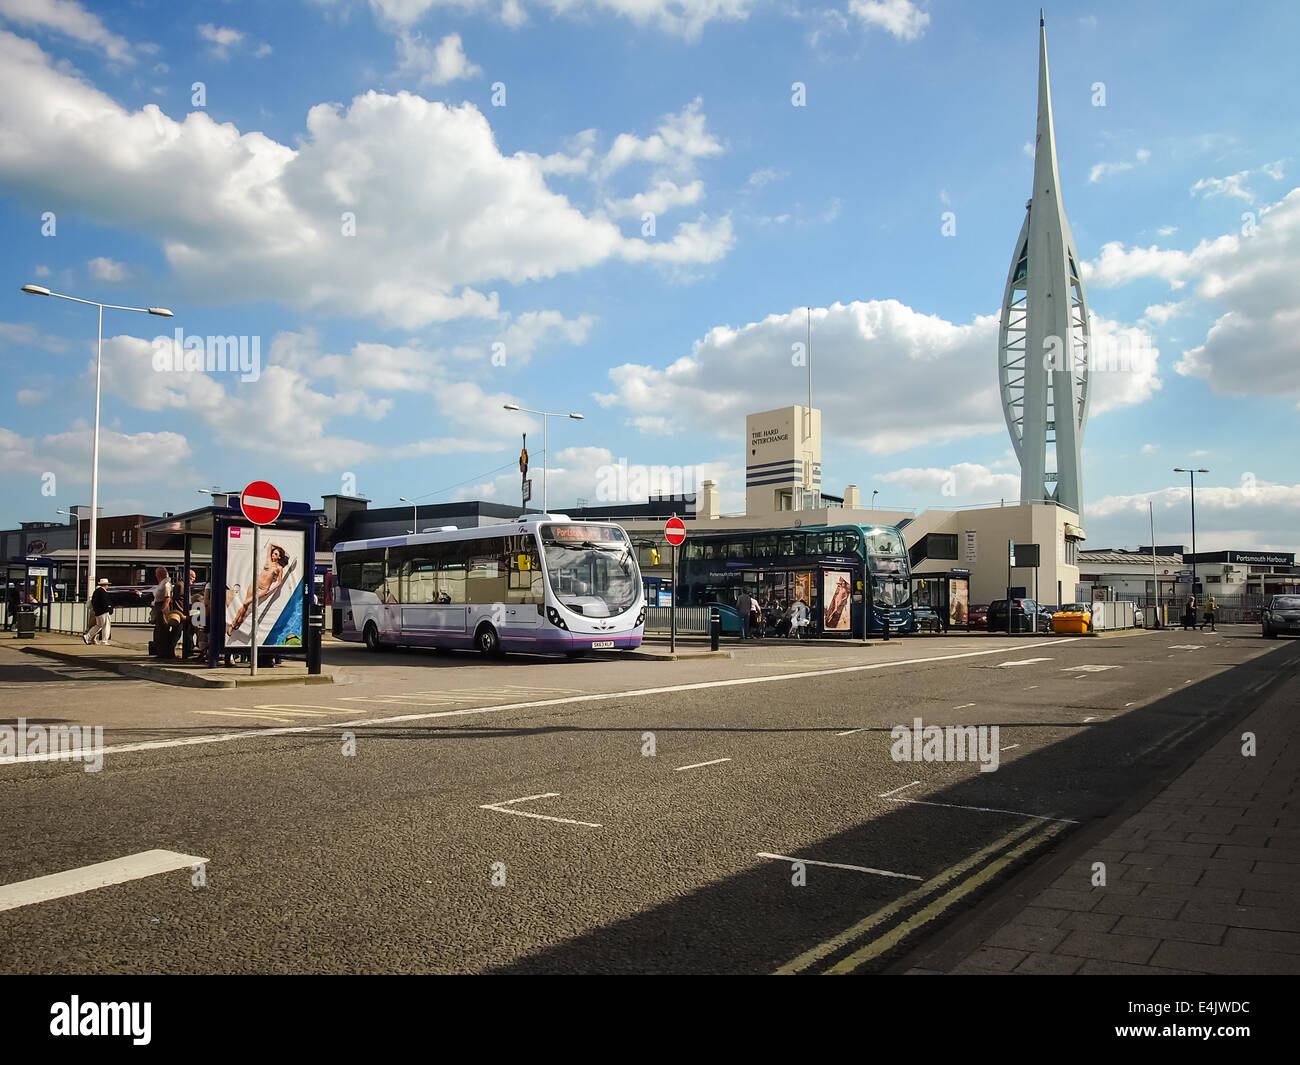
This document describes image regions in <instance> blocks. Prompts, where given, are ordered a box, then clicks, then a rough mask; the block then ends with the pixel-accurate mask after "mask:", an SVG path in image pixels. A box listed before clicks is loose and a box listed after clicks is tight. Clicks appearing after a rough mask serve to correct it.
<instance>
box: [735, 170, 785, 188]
mask: <svg viewBox="0 0 1300 1065" xmlns="http://www.w3.org/2000/svg"><path fill="white" fill-rule="evenodd" d="M789 176H790V172H789V171H788V170H777V169H776V168H775V167H771V166H765V167H763V168H762V169H760V170H755V171H754V172H753V173H752V174H750V175H749V178H748V179H747V180H746V181H745V184H746V185H748V186H749V187H750V188H752V189H761V188H762V187H763V186H764V185H770V184H771V183H772V182H773V181H781V180H783V179H785V178H788V177H789Z"/></svg>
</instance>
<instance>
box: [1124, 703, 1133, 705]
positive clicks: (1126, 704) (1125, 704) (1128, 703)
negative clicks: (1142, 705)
mask: <svg viewBox="0 0 1300 1065" xmlns="http://www.w3.org/2000/svg"><path fill="white" fill-rule="evenodd" d="M1124 705H1125V706H1132V705H1134V704H1133V703H1125V704H1124Z"/></svg>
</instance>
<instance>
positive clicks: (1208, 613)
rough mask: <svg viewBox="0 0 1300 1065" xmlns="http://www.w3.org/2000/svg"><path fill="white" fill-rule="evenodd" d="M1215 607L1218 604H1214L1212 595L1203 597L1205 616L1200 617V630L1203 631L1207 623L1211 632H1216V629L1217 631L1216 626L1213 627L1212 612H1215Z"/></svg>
mask: <svg viewBox="0 0 1300 1065" xmlns="http://www.w3.org/2000/svg"><path fill="white" fill-rule="evenodd" d="M1217 609H1218V606H1217V605H1216V604H1215V602H1214V596H1212V595H1209V596H1206V597H1205V616H1204V617H1203V618H1202V619H1201V631H1202V632H1204V631H1205V626H1206V625H1209V626H1210V631H1211V632H1218V631H1219V630H1218V629H1216V628H1215V627H1214V612H1215V611H1216V610H1217Z"/></svg>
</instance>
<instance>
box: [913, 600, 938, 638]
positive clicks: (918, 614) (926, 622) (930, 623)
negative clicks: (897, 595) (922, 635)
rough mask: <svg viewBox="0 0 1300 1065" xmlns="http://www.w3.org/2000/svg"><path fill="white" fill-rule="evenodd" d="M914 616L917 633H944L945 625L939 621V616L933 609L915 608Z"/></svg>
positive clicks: (926, 607) (925, 607)
mask: <svg viewBox="0 0 1300 1065" xmlns="http://www.w3.org/2000/svg"><path fill="white" fill-rule="evenodd" d="M912 614H913V616H914V617H915V618H916V631H917V632H942V631H943V625H942V623H941V622H940V621H939V615H938V614H936V613H935V612H934V609H933V607H928V606H914V607H913V608H912Z"/></svg>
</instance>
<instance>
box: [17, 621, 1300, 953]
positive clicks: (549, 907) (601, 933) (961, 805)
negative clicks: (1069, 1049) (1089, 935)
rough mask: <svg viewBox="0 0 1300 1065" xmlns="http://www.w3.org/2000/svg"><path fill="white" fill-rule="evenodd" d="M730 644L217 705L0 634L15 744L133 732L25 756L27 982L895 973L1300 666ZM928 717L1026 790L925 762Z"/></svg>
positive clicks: (339, 653) (914, 644)
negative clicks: (952, 729)
mask: <svg viewBox="0 0 1300 1065" xmlns="http://www.w3.org/2000/svg"><path fill="white" fill-rule="evenodd" d="M732 646H733V647H736V648H737V650H736V656H735V658H734V659H733V660H719V659H704V660H693V661H678V662H666V661H665V662H630V661H626V660H619V659H617V658H616V657H611V658H605V659H595V658H593V659H589V660H582V661H576V662H575V661H568V660H564V659H558V660H546V659H536V658H523V657H521V658H512V659H507V660H505V661H504V662H486V661H483V660H480V659H478V658H477V657H475V656H472V655H470V654H445V655H438V654H433V653H426V652H407V653H400V652H399V653H389V654H382V655H370V654H368V653H367V652H365V651H364V650H362V649H359V648H355V647H352V646H345V645H341V644H336V643H332V642H331V643H330V644H328V645H327V650H326V661H327V664H329V665H332V666H335V667H338V669H339V673H338V679H339V682H338V683H336V684H334V685H333V686H318V687H301V686H290V687H276V688H270V689H265V688H264V689H255V690H245V689H235V690H230V691H207V690H196V689H187V688H175V687H166V686H162V685H157V684H153V683H150V682H146V681H136V680H131V679H127V678H123V677H119V676H117V675H114V674H106V673H100V672H98V671H95V670H93V669H84V668H82V667H77V666H63V665H59V664H57V663H53V662H49V661H46V660H41V659H36V658H33V657H30V656H28V655H24V654H21V653H18V652H17V651H16V650H14V648H13V645H12V644H11V643H10V642H8V641H5V642H3V643H0V698H3V700H4V703H3V705H4V709H3V711H0V715H2V716H0V725H2V724H3V723H4V721H5V720H7V721H8V723H9V724H10V725H11V726H12V725H14V723H15V719H17V718H18V717H22V718H24V719H25V720H26V723H27V726H28V727H31V726H42V727H51V726H55V727H57V726H60V725H64V726H68V725H85V726H100V727H102V728H103V738H102V759H103V761H102V768H101V769H100V770H99V771H98V772H85V771H84V766H83V764H82V763H81V762H77V761H66V760H64V761H59V760H48V759H45V760H42V757H41V756H40V755H39V752H38V754H37V756H35V757H34V756H32V755H31V754H28V755H27V756H26V757H14V756H11V757H8V758H4V757H0V813H2V815H3V825H4V832H5V837H6V838H5V846H4V847H3V848H0V971H4V972H10V973H15V972H17V973H193V972H200V973H266V972H278V973H299V972H312V973H316V972H321V973H353V972H402V973H407V972H412V973H414V972H439V973H468V972H473V973H487V972H508V973H701V972H709V973H714V972H727V973H770V972H777V971H783V972H806V973H814V972H823V971H827V970H828V969H832V970H835V971H856V972H871V971H880V970H882V969H884V968H887V967H888V966H889V965H890V964H891V962H892V961H895V960H897V958H898V957H899V956H900V953H901V952H904V951H907V950H909V949H911V948H912V947H914V946H915V945H916V944H917V942H918V937H924V936H927V935H931V934H933V933H934V932H935V931H936V930H938V929H939V928H941V927H943V926H944V923H945V922H947V921H950V920H952V919H953V918H954V917H956V916H957V915H959V914H961V913H963V912H964V911H966V910H967V909H968V908H969V907H970V906H971V905H972V904H973V903H974V902H975V901H977V900H978V899H979V898H980V897H982V893H984V892H986V891H988V890H990V889H992V888H995V887H996V885H997V883H998V882H999V880H1000V879H1003V878H1005V876H1006V875H1007V874H1008V873H1009V872H1011V871H1012V870H1014V869H1016V868H1019V867H1023V865H1024V864H1025V863H1029V862H1033V861H1035V860H1038V859H1039V858H1040V857H1041V856H1042V855H1043V854H1046V853H1048V852H1049V851H1050V850H1051V849H1052V848H1054V847H1059V846H1063V845H1066V844H1067V843H1068V840H1069V838H1070V835H1071V833H1074V832H1077V831H1079V830H1080V829H1081V827H1083V826H1086V825H1087V824H1088V823H1089V822H1091V821H1093V820H1094V819H1096V818H1098V817H1102V816H1104V815H1106V814H1107V813H1109V812H1111V811H1113V810H1115V809H1117V808H1118V807H1119V806H1120V805H1121V804H1122V803H1124V802H1125V801H1126V800H1127V799H1128V798H1129V797H1131V796H1133V795H1135V794H1137V793H1139V792H1140V791H1141V789H1143V788H1144V787H1146V786H1147V785H1148V784H1149V783H1150V782H1151V781H1153V780H1155V779H1157V778H1159V777H1160V775H1161V774H1162V773H1167V772H1168V771H1169V770H1170V767H1171V766H1173V765H1174V764H1175V763H1176V762H1177V761H1178V760H1179V759H1180V758H1183V757H1185V752H1186V751H1187V750H1189V749H1190V747H1191V746H1192V745H1195V744H1196V743H1198V742H1200V741H1201V740H1202V739H1206V738H1208V737H1209V736H1210V735H1211V734H1212V735H1215V736H1217V735H1221V734H1222V732H1223V731H1224V730H1225V729H1226V728H1227V727H1229V725H1230V724H1231V723H1232V722H1233V721H1234V720H1235V719H1236V718H1238V717H1240V716H1241V715H1242V714H1243V713H1244V712H1245V711H1246V710H1247V709H1248V708H1250V707H1251V706H1253V705H1255V704H1256V703H1258V701H1259V700H1260V699H1261V698H1263V697H1264V695H1265V694H1267V693H1268V692H1270V691H1273V690H1275V689H1276V687H1277V686H1278V685H1295V683H1296V681H1295V679H1294V678H1295V676H1296V672H1295V667H1296V664H1297V661H1300V645H1298V644H1297V643H1295V642H1282V643H1274V642H1271V641H1263V640H1261V639H1260V638H1259V635H1258V630H1257V629H1251V628H1247V627H1244V626H1243V627H1241V628H1240V629H1239V630H1237V631H1234V630H1232V629H1225V630H1224V631H1221V632H1219V633H1200V632H1183V631H1181V630H1174V631H1169V632H1160V633H1134V634H1131V635H1126V636H1117V637H1113V638H1107V639H1088V638H1079V639H1061V638H1057V639H1041V638H1040V639H1035V638H1020V639H1017V638H1007V637H994V636H983V637H922V638H913V639H908V640H893V641H890V642H889V643H888V644H881V643H874V644H872V645H870V646H867V647H862V646H860V645H835V646H826V645H819V644H802V645H791V644H787V643H782V642H779V641H774V642H772V643H768V644H763V645H751V646H744V647H738V646H737V645H735V644H734V643H733V644H732ZM917 718H919V719H921V720H922V722H923V724H924V725H925V726H932V725H937V726H985V727H986V730H985V731H983V732H981V733H977V734H976V735H978V736H979V737H980V739H981V740H982V741H983V742H984V744H985V746H984V748H983V753H984V755H985V760H986V762H989V763H990V764H991V759H992V757H993V755H994V754H995V755H996V759H997V763H996V769H995V770H993V771H988V772H982V771H981V766H980V762H979V761H977V760H971V759H970V758H969V757H968V758H965V759H963V760H958V759H957V758H955V757H954V758H945V759H943V760H921V761H908V760H900V759H899V758H898V757H896V755H898V754H899V753H900V750H901V748H906V749H907V750H908V752H909V753H916V750H917V748H916V747H915V746H914V745H913V741H912V740H911V739H910V738H908V739H907V740H906V741H905V742H904V743H902V744H900V743H899V741H898V739H897V738H896V737H895V736H892V735H891V730H892V729H894V728H895V727H896V726H906V727H908V728H910V727H911V726H912V725H913V723H914V720H915V719H917ZM991 726H997V731H996V734H995V733H994V732H993V730H992V728H991ZM0 753H2V752H0ZM921 753H924V750H923V749H922V751H921ZM945 753H948V752H945ZM953 753H958V752H953ZM967 753H968V754H969V753H970V752H967ZM155 851H161V852H167V853H166V854H164V855H163V856H161V857H160V859H159V860H160V862H161V866H162V867H165V868H164V871H160V872H154V873H153V874H152V875H142V873H141V870H140V869H138V868H136V866H135V865H131V864H130V863H128V866H129V868H128V869H127V871H125V872H116V871H117V870H118V866H111V867H108V872H109V873H115V875H112V876H108V877H106V878H107V879H117V880H119V881H120V882H115V883H111V884H109V885H108V886H103V887H98V888H94V889H92V890H77V887H78V885H73V886H71V887H69V886H68V885H67V884H66V883H65V882H64V880H63V879H57V880H54V881H38V882H37V883H36V884H32V883H31V882H32V881H37V880H38V878H42V877H51V876H54V874H61V873H67V872H70V871H73V870H84V869H85V867H87V866H95V865H98V864H99V863H110V862H119V861H120V860H121V859H126V858H128V857H130V856H134V855H140V854H142V853H144V852H155ZM168 855H170V857H169V856H168ZM177 856H179V857H177ZM155 857H157V856H155ZM200 860H201V865H200ZM196 867H197V868H196ZM101 873H103V870H91V871H90V874H89V876H90V877H91V879H90V881H89V883H92V884H93V883H95V882H96V881H95V880H94V877H96V876H99V875H100V874H101ZM84 879H85V878H84V877H83V880H84ZM86 886H87V883H82V884H81V885H80V887H83V888H84V887H86ZM68 892H71V893H68ZM50 894H54V895H56V896H58V897H49V895H50ZM918 915H919V916H918Z"/></svg>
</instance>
